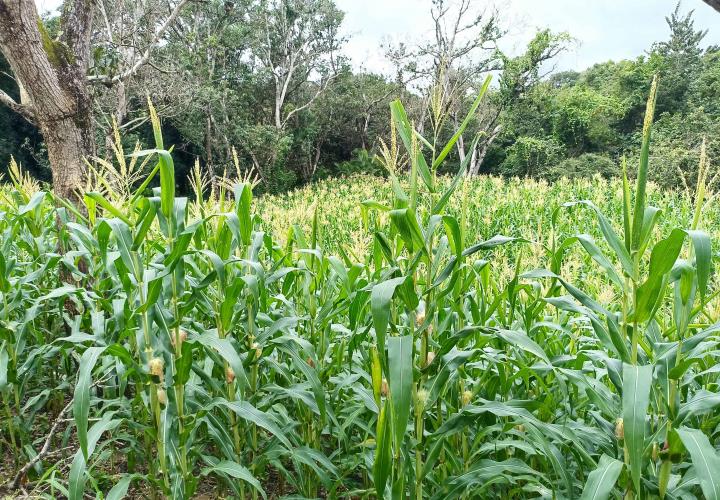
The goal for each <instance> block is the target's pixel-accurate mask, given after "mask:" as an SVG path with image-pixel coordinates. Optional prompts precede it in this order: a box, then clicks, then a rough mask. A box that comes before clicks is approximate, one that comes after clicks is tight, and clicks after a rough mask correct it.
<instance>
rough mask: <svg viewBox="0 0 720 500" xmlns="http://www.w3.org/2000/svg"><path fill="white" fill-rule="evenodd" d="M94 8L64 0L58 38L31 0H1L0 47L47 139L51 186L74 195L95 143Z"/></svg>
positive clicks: (74, 197)
mask: <svg viewBox="0 0 720 500" xmlns="http://www.w3.org/2000/svg"><path fill="white" fill-rule="evenodd" d="M93 10H94V7H93V2H92V0H75V1H74V2H73V1H68V2H65V7H64V11H63V14H62V17H61V26H62V28H61V29H62V35H61V38H60V40H57V41H56V40H52V39H51V38H50V36H49V35H48V33H47V31H46V30H45V28H44V26H43V24H42V21H41V20H40V18H39V16H38V14H37V9H36V7H35V2H34V1H33V0H0V50H2V52H3V54H4V55H5V57H6V59H7V60H8V62H9V63H10V67H11V68H12V70H13V73H14V74H15V77H16V79H17V80H18V82H19V84H20V85H21V86H22V88H23V89H24V91H25V92H26V93H27V98H28V100H29V103H23V104H22V106H23V107H24V108H26V109H27V110H28V111H29V112H30V114H31V116H32V117H33V121H34V122H35V124H36V125H37V126H38V128H39V129H40V132H41V133H42V135H43V138H44V139H45V143H46V145H47V149H48V157H49V159H50V168H51V170H52V177H53V189H54V191H55V193H56V194H57V195H59V196H61V197H63V198H69V199H72V200H73V201H75V200H77V199H78V189H81V188H82V187H84V183H85V175H86V171H85V170H86V169H85V164H84V158H85V157H86V156H89V155H91V154H92V153H93V152H94V149H95V148H94V145H95V141H94V137H93V129H92V106H91V100H90V93H89V89H88V83H87V79H86V74H87V63H88V57H89V43H90V29H91V25H92V16H93Z"/></svg>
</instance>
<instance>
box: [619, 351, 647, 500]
mask: <svg viewBox="0 0 720 500" xmlns="http://www.w3.org/2000/svg"><path fill="white" fill-rule="evenodd" d="M652 373H653V367H652V365H645V366H639V365H630V364H627V363H624V364H623V394H622V402H623V426H624V431H625V446H626V447H627V450H628V458H629V461H630V474H631V476H632V480H633V484H634V485H635V492H636V493H639V492H640V476H641V473H642V464H643V452H644V450H645V427H646V423H645V417H646V415H647V408H648V405H649V404H650V387H651V385H652Z"/></svg>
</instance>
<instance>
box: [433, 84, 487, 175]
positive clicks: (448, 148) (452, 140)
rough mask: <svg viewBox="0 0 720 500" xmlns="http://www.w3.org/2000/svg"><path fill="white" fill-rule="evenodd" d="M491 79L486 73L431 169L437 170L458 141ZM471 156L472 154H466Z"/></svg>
mask: <svg viewBox="0 0 720 500" xmlns="http://www.w3.org/2000/svg"><path fill="white" fill-rule="evenodd" d="M491 80H492V75H488V76H487V78H485V82H483V84H482V87H480V92H478V95H477V97H476V98H475V101H474V102H473V103H472V106H470V111H468V114H467V115H465V119H463V121H462V123H461V124H460V127H458V129H457V130H456V131H455V133H454V134H453V136H452V137H451V138H450V140H449V141H448V142H447V144H445V147H444V148H443V149H442V151H440V154H439V155H438V156H437V158H435V161H434V162H433V165H432V168H433V170H437V168H438V167H439V166H440V164H442V162H443V161H444V160H445V157H446V156H447V155H448V154H449V153H450V151H452V148H453V147H455V143H456V142H457V141H458V139H459V138H460V136H461V135H462V134H463V132H465V129H466V128H467V126H468V124H469V123H470V120H472V117H473V116H475V113H476V112H477V110H478V107H480V103H481V102H482V100H483V97H484V96H485V92H487V89H488V87H489V86H490V81H491ZM468 156H472V155H468Z"/></svg>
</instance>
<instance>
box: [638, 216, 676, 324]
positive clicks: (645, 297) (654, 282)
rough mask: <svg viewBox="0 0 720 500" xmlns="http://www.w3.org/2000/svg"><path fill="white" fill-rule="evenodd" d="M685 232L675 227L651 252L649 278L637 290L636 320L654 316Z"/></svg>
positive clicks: (641, 320) (643, 320)
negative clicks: (666, 277)
mask: <svg viewBox="0 0 720 500" xmlns="http://www.w3.org/2000/svg"><path fill="white" fill-rule="evenodd" d="M685 234H686V233H685V231H683V230H682V229H673V230H672V232H671V233H670V235H669V236H668V237H667V238H665V239H663V240H660V241H658V242H657V244H655V246H654V247H653V249H652V252H651V253H650V269H649V271H648V278H647V280H646V281H645V282H644V283H643V284H642V285H640V286H639V287H638V290H637V309H636V310H635V311H634V313H633V320H634V321H637V322H638V323H642V322H645V321H648V320H649V319H650V318H651V317H652V314H653V311H654V309H655V304H656V303H657V301H658V297H659V295H660V293H661V291H662V288H663V285H664V284H665V280H664V278H665V275H666V274H667V273H668V272H670V270H671V269H672V267H673V265H674V264H675V261H677V258H678V256H679V255H680V251H681V250H682V246H683V242H684V241H685Z"/></svg>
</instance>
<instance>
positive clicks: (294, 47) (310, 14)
mask: <svg viewBox="0 0 720 500" xmlns="http://www.w3.org/2000/svg"><path fill="white" fill-rule="evenodd" d="M248 16H249V24H250V26H251V28H252V30H251V32H252V34H253V36H252V37H251V43H252V51H253V55H254V56H255V57H256V58H257V61H258V62H259V63H260V65H261V67H262V69H263V71H264V72H266V73H267V74H269V76H270V77H271V78H272V82H273V85H274V91H275V92H274V106H273V117H274V124H275V127H276V128H277V129H278V130H282V129H284V128H285V126H286V125H287V123H288V121H289V120H290V118H292V117H293V115H296V114H297V113H299V112H300V111H302V110H304V109H306V108H308V107H309V106H311V105H312V104H313V102H315V100H316V99H317V98H318V97H319V96H320V94H322V93H323V92H324V91H325V90H326V89H327V87H328V85H329V84H330V82H331V81H332V80H333V79H334V78H335V75H336V68H337V66H336V59H335V58H336V55H337V54H336V53H337V51H338V49H339V48H340V46H341V45H342V43H343V41H344V40H343V39H342V38H341V37H340V36H339V34H338V31H339V28H340V24H341V23H342V18H343V13H342V12H341V11H340V10H338V9H337V8H336V7H335V4H334V3H333V2H332V1H331V0H259V1H257V2H254V3H253V5H251V7H250V9H249V11H248ZM312 78H315V79H316V80H315V81H312ZM308 86H310V87H312V88H313V89H314V90H313V91H312V92H310V93H309V97H306V98H305V99H304V100H303V101H302V102H295V103H293V105H292V106H291V107H290V109H288V107H289V106H288V103H289V102H290V101H291V100H292V98H293V96H294V95H297V94H299V93H300V91H301V90H302V89H303V88H307V87H308Z"/></svg>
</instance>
